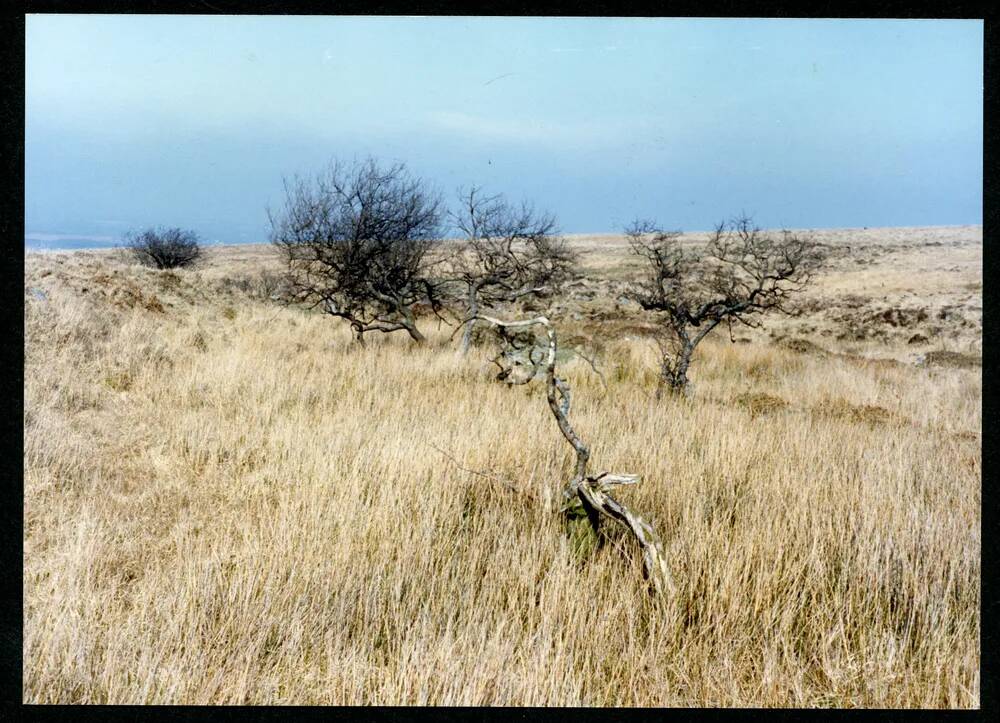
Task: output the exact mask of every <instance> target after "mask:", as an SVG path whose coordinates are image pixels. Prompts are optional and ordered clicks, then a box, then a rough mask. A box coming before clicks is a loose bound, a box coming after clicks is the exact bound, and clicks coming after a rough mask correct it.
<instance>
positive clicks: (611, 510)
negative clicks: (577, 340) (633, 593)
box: [476, 316, 674, 594]
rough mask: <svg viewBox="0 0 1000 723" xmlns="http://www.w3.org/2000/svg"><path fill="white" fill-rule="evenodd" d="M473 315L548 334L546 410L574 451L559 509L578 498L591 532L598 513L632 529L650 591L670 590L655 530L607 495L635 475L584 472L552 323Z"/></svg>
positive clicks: (583, 448) (585, 456) (586, 453)
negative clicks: (558, 367)
mask: <svg viewBox="0 0 1000 723" xmlns="http://www.w3.org/2000/svg"><path fill="white" fill-rule="evenodd" d="M476 318H478V319H481V320H483V321H485V322H487V323H489V324H491V325H493V326H494V327H498V328H500V329H504V330H510V329H517V328H526V327H530V326H534V325H540V326H543V327H545V331H546V334H547V336H548V353H547V355H546V358H545V361H544V368H545V384H546V392H547V394H546V396H547V399H548V403H549V409H550V410H551V411H552V416H554V417H555V419H556V424H558V425H559V431H560V432H562V435H563V437H564V438H565V439H566V441H567V442H569V444H570V446H572V447H573V451H574V452H575V453H576V468H575V470H574V473H573V478H572V479H571V480H570V481H569V484H567V485H566V488H565V490H564V492H563V495H564V497H565V499H566V500H567V502H568V503H569V504H567V506H566V507H564V508H563V511H564V512H568V511H570V509H571V508H572V507H573V506H574V505H573V502H574V500H579V503H580V504H581V505H582V506H583V509H584V510H585V511H586V514H587V518H588V519H589V520H590V524H591V526H592V528H593V531H594V532H595V533H597V532H598V529H599V527H600V523H601V518H602V516H606V517H610V518H611V519H613V520H615V521H616V522H618V523H619V524H622V525H624V526H625V527H626V528H628V529H629V530H630V531H631V532H632V534H633V535H634V537H635V539H636V541H637V542H638V543H639V546H640V547H641V548H642V559H643V568H644V571H645V575H646V578H647V579H648V580H649V582H650V585H651V586H652V588H653V590H654V591H655V592H656V593H658V594H659V593H665V592H672V591H673V590H674V585H673V581H672V580H671V577H670V570H669V568H668V567H667V563H666V560H665V558H664V553H663V546H662V543H661V542H660V539H659V537H658V536H657V534H656V532H655V531H654V530H653V528H652V526H650V525H649V523H647V522H646V521H645V520H644V519H642V518H641V517H640V516H639V515H637V514H636V513H635V512H632V511H631V510H629V509H628V508H627V507H626V506H625V505H623V504H622V503H621V502H619V501H618V500H616V499H614V498H613V497H612V496H611V495H610V494H609V491H610V490H611V488H612V487H614V486H616V485H632V484H638V482H639V477H638V476H636V475H623V474H608V473H603V472H602V473H601V474H599V475H597V476H588V475H587V464H588V462H589V460H590V449H589V448H588V447H587V445H586V444H584V443H583V441H582V440H581V439H580V437H579V436H578V435H577V433H576V431H575V430H574V429H573V427H572V425H571V424H570V422H569V410H570V403H571V397H570V389H569V385H568V384H566V382H565V381H564V380H563V379H560V378H559V377H558V376H557V375H556V351H557V342H556V332H555V329H554V328H553V327H552V324H551V323H550V322H549V320H548V319H547V318H546V317H544V316H539V317H535V318H533V319H526V320H523V321H501V320H499V319H494V318H491V317H488V316H478V317H476Z"/></svg>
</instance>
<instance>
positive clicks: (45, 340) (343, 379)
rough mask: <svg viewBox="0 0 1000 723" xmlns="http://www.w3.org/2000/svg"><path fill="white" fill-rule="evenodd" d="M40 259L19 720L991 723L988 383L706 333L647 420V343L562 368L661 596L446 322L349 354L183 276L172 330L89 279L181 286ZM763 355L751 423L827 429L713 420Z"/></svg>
mask: <svg viewBox="0 0 1000 723" xmlns="http://www.w3.org/2000/svg"><path fill="white" fill-rule="evenodd" d="M227 263H228V262H227ZM233 263H235V262H233ZM27 265H28V268H27V271H26V279H25V284H26V285H29V284H30V285H31V286H33V287H40V288H44V290H45V292H46V298H45V300H41V299H38V298H35V297H30V296H29V297H26V301H25V304H26V307H25V357H26V360H25V389H24V395H25V411H24V415H25V439H24V444H25V450H24V473H25V500H24V520H25V532H24V535H25V537H24V580H23V586H24V588H23V592H24V602H25V617H24V643H23V645H24V649H23V654H24V673H23V695H24V699H25V701H26V702H32V703H53V702H60V703H70V702H75V703H81V702H82V703H192V704H200V703H222V704H227V703H251V704H257V703H290V704H310V703H324V704H339V703H347V704H361V703H377V704H416V703H431V704H512V705H523V704H535V705H541V704H567V705H577V704H586V705H666V706H678V705H679V706H701V705H722V706H863V707H975V706H977V705H978V704H979V674H978V669H979V634H978V630H979V606H980V582H979V580H980V549H981V540H980V535H979V529H980V526H979V523H980V483H981V452H980V449H979V438H978V436H963V435H975V432H976V431H977V430H978V429H979V427H980V424H981V406H980V404H981V402H980V400H981V384H982V381H981V376H980V375H978V374H977V373H975V372H974V371H969V370H964V369H939V370H934V371H933V372H932V371H930V370H926V369H922V368H917V367H903V368H899V369H875V368H867V367H861V366H857V365H852V364H849V363H846V362H845V360H843V359H839V358H836V357H830V358H821V357H813V356H806V355H801V354H799V355H796V354H795V353H794V352H791V351H786V350H780V349H773V348H768V349H762V348H761V347H760V346H758V345H739V346H737V345H728V344H723V343H721V342H717V341H716V342H712V341H707V342H706V343H705V344H704V345H703V346H702V347H699V352H698V354H699V356H698V358H697V359H696V361H695V365H694V366H693V367H692V375H693V378H694V380H695V383H696V385H697V394H696V395H695V396H694V397H693V398H692V399H686V400H675V399H665V400H663V401H662V402H661V403H656V402H655V401H654V400H653V398H652V391H653V389H654V388H655V382H656V356H655V349H654V348H653V347H652V346H651V345H648V344H647V345H643V344H639V343H631V344H629V343H626V342H624V341H622V340H616V341H614V342H613V343H609V344H608V345H607V347H606V349H605V350H604V352H603V356H604V358H605V360H606V361H605V364H604V367H603V369H604V374H605V377H606V380H607V389H605V387H604V384H603V382H602V380H601V379H600V378H599V377H598V376H597V375H596V374H594V373H593V371H592V370H591V369H590V368H589V366H588V365H587V364H586V363H585V362H583V361H581V360H578V359H577V360H569V361H567V363H566V364H565V367H564V371H565V373H566V375H567V377H568V380H569V382H570V384H571V385H572V387H573V391H574V406H573V419H574V424H575V425H576V426H577V428H578V431H579V432H580V434H581V435H582V436H583V437H584V438H585V439H586V440H587V441H588V442H589V443H590V444H591V447H592V452H593V457H592V459H593V463H594V465H593V466H594V470H595V471H600V470H608V471H623V472H633V473H638V474H640V475H642V477H643V483H642V484H641V485H639V486H637V487H634V488H627V489H626V490H625V491H623V493H622V495H623V498H624V499H626V500H627V502H628V503H629V504H634V505H635V507H636V509H638V510H641V511H642V512H643V514H644V515H646V516H648V518H649V519H650V520H651V521H652V522H653V523H654V524H655V525H656V527H657V529H658V530H659V531H660V533H661V535H662V537H663V540H664V544H665V546H666V556H667V559H668V560H669V561H670V564H671V567H672V572H673V576H674V578H675V580H676V582H677V584H678V592H677V594H676V596H674V597H671V598H669V599H664V600H660V601H655V600H651V599H650V598H649V596H648V595H647V594H646V592H645V588H644V586H643V583H642V580H641V575H640V570H641V561H640V560H639V559H638V555H637V554H636V551H635V550H634V548H633V547H632V546H631V545H630V542H629V540H628V538H627V537H624V536H622V535H621V534H620V533H619V532H618V531H616V530H614V529H609V531H608V532H609V535H608V538H607V540H606V541H605V542H604V544H603V545H600V546H596V547H594V548H593V549H591V550H589V551H586V554H585V555H583V556H581V555H580V554H578V552H575V551H574V546H573V543H572V540H571V538H570V537H569V536H568V535H567V534H566V530H565V527H564V524H563V522H562V521H561V519H560V518H559V517H558V516H556V515H553V514H551V512H550V511H549V509H550V508H551V506H554V505H555V504H556V501H557V497H558V494H559V491H560V489H561V487H562V485H563V483H564V482H565V480H566V479H567V478H568V476H569V475H570V466H571V461H572V460H571V456H570V454H569V450H568V449H567V447H566V445H565V443H564V441H563V440H562V439H561V438H560V437H559V433H558V430H557V429H556V428H555V425H554V424H553V423H552V419H551V416H550V414H549V412H548V410H547V409H546V407H545V404H544V401H543V399H541V398H540V397H539V387H538V386H537V383H536V384H531V385H528V386H525V387H519V388H515V389H507V388H504V387H503V386H501V385H498V384H496V383H495V382H493V381H492V376H493V372H492V371H491V369H490V367H489V365H488V364H484V358H485V354H486V350H479V351H477V352H474V353H473V354H471V355H470V356H469V357H468V358H466V359H462V358H461V357H459V356H457V355H456V354H455V353H454V347H453V346H452V345H449V344H448V343H447V340H446V336H447V334H448V333H449V332H448V330H446V329H442V330H440V331H438V330H435V329H434V328H433V326H430V325H429V327H428V331H429V336H430V338H431V340H430V344H429V345H428V348H425V349H414V348H413V347H412V346H411V345H410V344H409V343H408V342H407V340H405V339H403V338H399V337H398V336H392V337H380V338H374V339H372V341H371V343H370V346H369V347H368V348H366V349H364V350H359V349H357V348H355V347H353V346H352V345H351V344H350V335H349V333H348V331H347V330H345V329H343V328H341V327H339V326H337V325H336V324H334V323H332V322H331V320H330V319H328V318H325V317H323V316H322V315H319V314H306V313H302V312H300V311H298V310H295V309H290V308H282V307H280V306H277V305H275V304H272V303H268V302H266V301H265V300H260V299H259V298H258V297H257V296H256V292H254V291H252V289H250V290H248V291H247V292H243V291H241V290H240V289H239V288H222V287H221V285H220V282H219V279H222V278H226V277H231V276H235V275H236V274H237V273H243V272H242V271H238V270H234V268H231V267H229V266H226V265H225V263H223V262H219V263H218V264H217V265H212V264H211V263H210V264H208V265H207V266H206V267H204V268H202V269H200V270H197V271H191V270H180V271H176V272H172V273H174V274H175V276H176V279H173V280H170V281H169V282H168V284H169V288H164V289H160V288H157V291H156V294H157V296H158V297H159V298H161V299H162V301H163V302H164V311H163V312H158V311H153V310H150V309H149V308H146V307H144V306H143V305H142V304H137V305H135V306H132V307H129V308H121V307H119V306H116V305H115V304H114V303H112V302H111V301H110V300H109V299H108V298H106V297H103V296H101V297H94V295H93V294H82V293H81V292H80V291H79V287H80V286H81V285H83V284H87V283H92V282H88V277H89V276H93V275H94V274H97V273H100V272H101V271H102V270H104V271H106V272H109V273H110V272H112V271H113V272H115V273H114V274H113V275H114V276H115V277H117V278H121V277H124V278H125V279H126V281H123V282H122V283H131V282H134V283H135V284H137V285H140V287H141V288H142V289H147V288H150V287H148V286H147V285H146V284H147V283H150V282H151V281H153V280H155V279H157V278H159V279H164V278H171V279H172V278H173V277H167V276H166V275H165V274H161V275H159V276H156V275H155V274H154V273H152V272H149V271H148V270H145V269H135V268H127V267H124V266H121V265H117V264H116V263H115V262H113V261H111V260H107V259H102V258H101V257H99V256H97V255H81V256H69V257H60V256H52V257H30V258H29V259H28V264H27ZM45 271H48V272H49V273H48V275H45V274H44V273H43V272H45ZM248 288H249V287H248ZM143 293H146V292H145V291H143ZM168 302H169V304H170V305H169V306H168V305H167V303H168ZM226 307H232V308H234V309H236V310H237V312H238V313H236V315H235V316H234V317H233V318H227V315H226V313H225V308H226ZM566 333H567V335H569V334H570V333H574V332H573V330H572V329H567V332H566ZM199 340H200V341H199ZM755 364H757V365H762V368H763V367H764V366H766V368H767V369H769V370H770V371H769V372H768V374H767V375H766V376H765V377H764V378H763V379H762V380H758V382H757V385H758V388H756V391H755V392H753V393H751V394H750V395H748V396H747V398H746V401H747V402H748V403H749V404H750V406H751V407H752V406H753V404H755V403H757V402H760V401H761V400H764V399H767V400H771V401H772V402H773V400H775V399H779V398H780V399H781V400H788V401H789V402H790V403H791V404H792V405H794V406H795V407H796V408H811V407H814V406H817V405H820V404H821V403H822V402H823V400H825V399H833V400H842V401H841V402H838V403H837V404H836V405H834V406H832V407H831V409H833V408H836V409H837V410H841V411H844V413H843V414H840V413H839V412H838V414H837V416H835V417H833V418H831V417H829V416H828V415H826V416H824V415H801V414H791V413H788V414H785V413H774V414H771V415H769V417H768V423H767V424H748V423H747V416H746V409H745V407H744V406H743V405H742V404H736V405H733V404H718V403H716V402H714V401H713V400H718V399H725V400H731V399H733V397H734V396H735V395H736V394H737V392H738V390H746V389H747V386H748V384H747V381H748V379H749V377H748V376H747V374H746V370H747V369H749V368H751V367H752V366H753V365H755ZM126 374H127V376H128V379H129V380H130V381H129V384H128V386H127V388H125V387H124V386H123V385H122V384H121V383H120V382H119V381H113V382H112V383H108V381H107V380H109V379H110V380H119V379H124V378H125V375H126ZM116 375H120V376H116ZM116 386H122V388H120V389H119V388H115V387H116ZM765 406H767V405H765ZM780 406H781V405H779V404H777V402H773V403H772V409H774V410H775V411H776V410H777V409H778V408H779V407H780ZM869 408H878V409H880V410H882V411H883V412H886V413H888V414H890V415H897V414H898V415H900V416H902V417H906V418H909V419H911V420H913V421H914V424H913V425H906V426H891V425H886V424H881V423H879V424H870V423H869V422H870V421H871V420H870V419H868V418H867V416H866V415H869V414H870V413H871V412H870V410H869V411H865V410H868V409H869ZM858 410H861V411H860V412H859V411H858ZM881 414H882V412H879V413H878V414H877V415H876V416H879V415H881ZM879 418H881V417H879ZM931 422H933V424H931ZM432 444H433V445H435V446H437V447H440V448H441V449H444V450H446V451H447V452H448V453H449V454H450V455H452V456H453V457H454V458H455V459H456V460H457V461H459V462H460V464H461V466H463V467H466V468H468V469H473V470H487V471H489V472H490V473H491V474H493V475H495V477H496V478H498V479H500V480H507V481H510V482H512V483H514V484H515V485H516V487H517V489H519V490H525V491H529V492H530V493H531V494H532V495H534V496H535V498H534V499H532V498H531V497H530V496H529V495H525V494H521V493H519V492H517V491H514V490H512V489H510V488H508V486H507V485H506V484H505V483H503V482H495V481H491V480H490V479H485V478H483V477H481V476H479V475H475V474H473V473H470V472H467V471H463V470H462V469H460V468H459V467H458V466H457V465H455V464H453V463H452V462H450V461H449V460H448V459H446V458H445V457H444V455H442V454H440V453H439V452H438V451H436V450H435V449H434V448H433V447H432V446H431V445H432ZM547 505H548V507H547Z"/></svg>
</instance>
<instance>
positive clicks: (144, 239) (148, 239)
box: [124, 228, 202, 269]
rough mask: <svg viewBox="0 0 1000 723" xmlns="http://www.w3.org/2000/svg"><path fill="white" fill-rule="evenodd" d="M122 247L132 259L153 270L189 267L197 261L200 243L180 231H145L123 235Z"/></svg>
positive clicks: (196, 236) (170, 229)
mask: <svg viewBox="0 0 1000 723" xmlns="http://www.w3.org/2000/svg"><path fill="white" fill-rule="evenodd" d="M124 247H125V248H126V249H127V251H128V253H130V254H131V255H132V257H133V258H134V259H135V260H136V261H138V262H139V263H141V264H143V265H144V266H151V267H153V268H157V269H175V268H180V267H184V266H190V265H192V264H193V263H195V262H196V261H197V260H198V259H199V258H201V253H202V250H201V240H200V239H199V238H198V234H196V233H195V232H194V231H187V230H185V229H181V228H147V229H145V230H143V231H130V232H128V233H126V234H125V239H124Z"/></svg>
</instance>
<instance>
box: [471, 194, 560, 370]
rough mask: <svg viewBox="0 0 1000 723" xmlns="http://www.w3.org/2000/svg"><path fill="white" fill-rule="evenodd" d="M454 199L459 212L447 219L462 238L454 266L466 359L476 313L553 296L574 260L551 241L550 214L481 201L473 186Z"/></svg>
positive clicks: (552, 220) (495, 199) (499, 201)
mask: <svg viewBox="0 0 1000 723" xmlns="http://www.w3.org/2000/svg"><path fill="white" fill-rule="evenodd" d="M459 197H460V200H461V207H460V210H459V211H458V212H457V213H453V214H452V220H453V223H454V224H455V225H456V226H457V227H458V228H459V229H460V230H461V231H462V232H463V233H464V234H465V236H466V238H465V239H464V241H463V243H462V245H461V246H460V247H459V251H458V253H457V254H456V255H455V257H454V260H453V262H454V274H455V276H456V277H457V278H458V279H459V280H460V281H461V283H462V285H463V287H464V290H463V291H464V293H463V296H464V299H463V301H464V306H465V309H464V311H465V313H464V315H463V318H464V319H466V320H467V321H466V322H465V330H464V333H463V335H462V353H463V354H465V353H468V351H469V345H470V344H471V341H472V329H473V326H474V325H475V316H476V315H477V314H478V313H479V311H480V309H481V308H483V307H487V308H489V307H492V306H494V305H496V304H498V303H503V302H512V301H516V300H517V299H520V298H523V297H526V296H531V295H539V294H544V293H547V292H549V291H552V290H553V289H554V287H556V286H557V285H558V284H559V283H560V282H561V281H562V280H564V279H565V278H566V277H567V276H568V275H569V274H570V273H571V271H572V268H573V265H574V263H575V256H574V254H573V253H572V252H571V251H570V249H569V248H568V247H567V246H566V243H565V242H564V241H563V240H562V239H559V238H557V237H555V235H554V234H555V233H556V221H555V218H554V217H553V216H552V215H551V214H549V213H539V212H536V211H535V209H534V208H532V207H531V206H529V205H527V204H522V205H521V206H520V207H519V208H518V207H515V206H513V205H511V204H510V203H508V202H507V201H506V200H505V199H504V197H503V196H502V195H496V196H484V195H483V193H482V189H480V188H478V187H476V186H473V187H472V188H470V189H469V190H467V191H461V192H460V193H459Z"/></svg>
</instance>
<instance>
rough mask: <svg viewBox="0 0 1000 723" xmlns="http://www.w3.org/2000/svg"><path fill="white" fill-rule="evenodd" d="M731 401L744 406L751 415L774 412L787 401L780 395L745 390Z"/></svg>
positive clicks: (781, 407)
mask: <svg viewBox="0 0 1000 723" xmlns="http://www.w3.org/2000/svg"><path fill="white" fill-rule="evenodd" d="M733 401H734V402H735V403H736V404H738V405H739V406H741V407H745V408H746V409H747V411H749V412H750V416H752V417H756V416H758V415H760V414H768V413H770V412H776V411H778V410H779V409H784V408H785V407H787V406H788V402H786V401H785V400H784V399H782V398H781V397H778V396H775V395H773V394H767V393H765V392H745V393H743V394H740V395H739V396H738V397H736V398H735V399H734V400H733Z"/></svg>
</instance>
